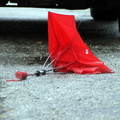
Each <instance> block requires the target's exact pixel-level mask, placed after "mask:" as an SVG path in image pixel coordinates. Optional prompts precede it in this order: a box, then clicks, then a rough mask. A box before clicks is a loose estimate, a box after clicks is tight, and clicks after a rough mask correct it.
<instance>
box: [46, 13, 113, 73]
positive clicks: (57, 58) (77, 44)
mask: <svg viewBox="0 0 120 120" xmlns="http://www.w3.org/2000/svg"><path fill="white" fill-rule="evenodd" d="M48 37H49V40H48V41H49V53H50V58H51V60H52V62H51V63H52V66H53V68H54V69H55V70H56V71H60V72H74V73H79V74H96V73H113V71H112V70H110V69H109V68H108V67H107V66H105V65H104V63H103V62H102V61H101V60H99V59H98V58H97V57H96V56H95V55H94V54H93V53H92V51H91V50H90V49H89V48H88V46H87V45H86V44H85V43H84V42H83V40H82V38H81V36H80V34H79V33H78V31H77V29H76V23H75V18H74V16H73V15H62V14H56V13H52V12H49V13H48Z"/></svg>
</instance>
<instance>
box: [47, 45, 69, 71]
mask: <svg viewBox="0 0 120 120" xmlns="http://www.w3.org/2000/svg"><path fill="white" fill-rule="evenodd" d="M68 48H69V47H67V48H66V49H65V50H64V51H63V52H62V53H60V54H59V55H58V56H57V57H56V58H55V59H53V60H52V61H51V62H50V63H49V64H48V65H47V66H46V67H45V69H47V68H48V67H49V66H50V65H51V64H52V63H53V62H54V61H55V60H56V59H58V58H59V57H60V55H62V54H63V53H64V52H65V51H66V50H67V49H68Z"/></svg>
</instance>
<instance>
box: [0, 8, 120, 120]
mask: <svg viewBox="0 0 120 120" xmlns="http://www.w3.org/2000/svg"><path fill="white" fill-rule="evenodd" d="M48 11H53V12H56V13H63V14H73V15H75V18H76V22H77V26H78V31H79V33H80V34H81V37H82V38H83V40H84V41H85V43H86V44H87V45H88V46H89V47H90V49H91V50H92V51H93V53H94V54H95V55H96V56H97V57H98V58H99V59H100V60H102V61H104V63H105V65H107V66H108V67H109V68H110V69H112V70H113V71H114V73H112V74H92V75H80V74H74V73H58V72H55V73H53V72H49V73H47V74H46V75H42V76H40V77H36V76H28V77H27V79H25V80H22V81H18V82H6V81H5V80H9V79H14V78H15V76H14V74H15V72H16V71H26V72H28V73H34V72H36V71H37V70H39V69H40V68H41V67H42V65H43V63H44V61H45V59H46V58H47V56H48V42H47V39H48V35H47V13H48ZM79 23H80V26H79ZM0 71H1V74H0V119H1V120H119V119H120V33H119V32H118V25H117V21H94V20H93V19H92V17H91V16H90V14H89V10H85V11H84V10H82V11H79V10H74V11H72V10H64V9H62V10H58V9H39V8H29V9H28V8H0Z"/></svg>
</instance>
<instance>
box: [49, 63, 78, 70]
mask: <svg viewBox="0 0 120 120" xmlns="http://www.w3.org/2000/svg"><path fill="white" fill-rule="evenodd" d="M75 62H77V61H74V62H72V63H68V64H66V65H63V66H59V67H55V68H53V69H49V70H47V71H52V70H55V69H57V70H59V69H61V68H63V67H66V66H69V65H72V64H73V63H75Z"/></svg>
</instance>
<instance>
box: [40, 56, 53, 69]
mask: <svg viewBox="0 0 120 120" xmlns="http://www.w3.org/2000/svg"><path fill="white" fill-rule="evenodd" d="M51 55H52V54H50V55H49V56H48V57H47V59H46V61H45V62H44V64H43V66H42V70H43V69H44V68H45V66H46V64H47V62H48V60H49V58H50V56H51Z"/></svg>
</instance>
